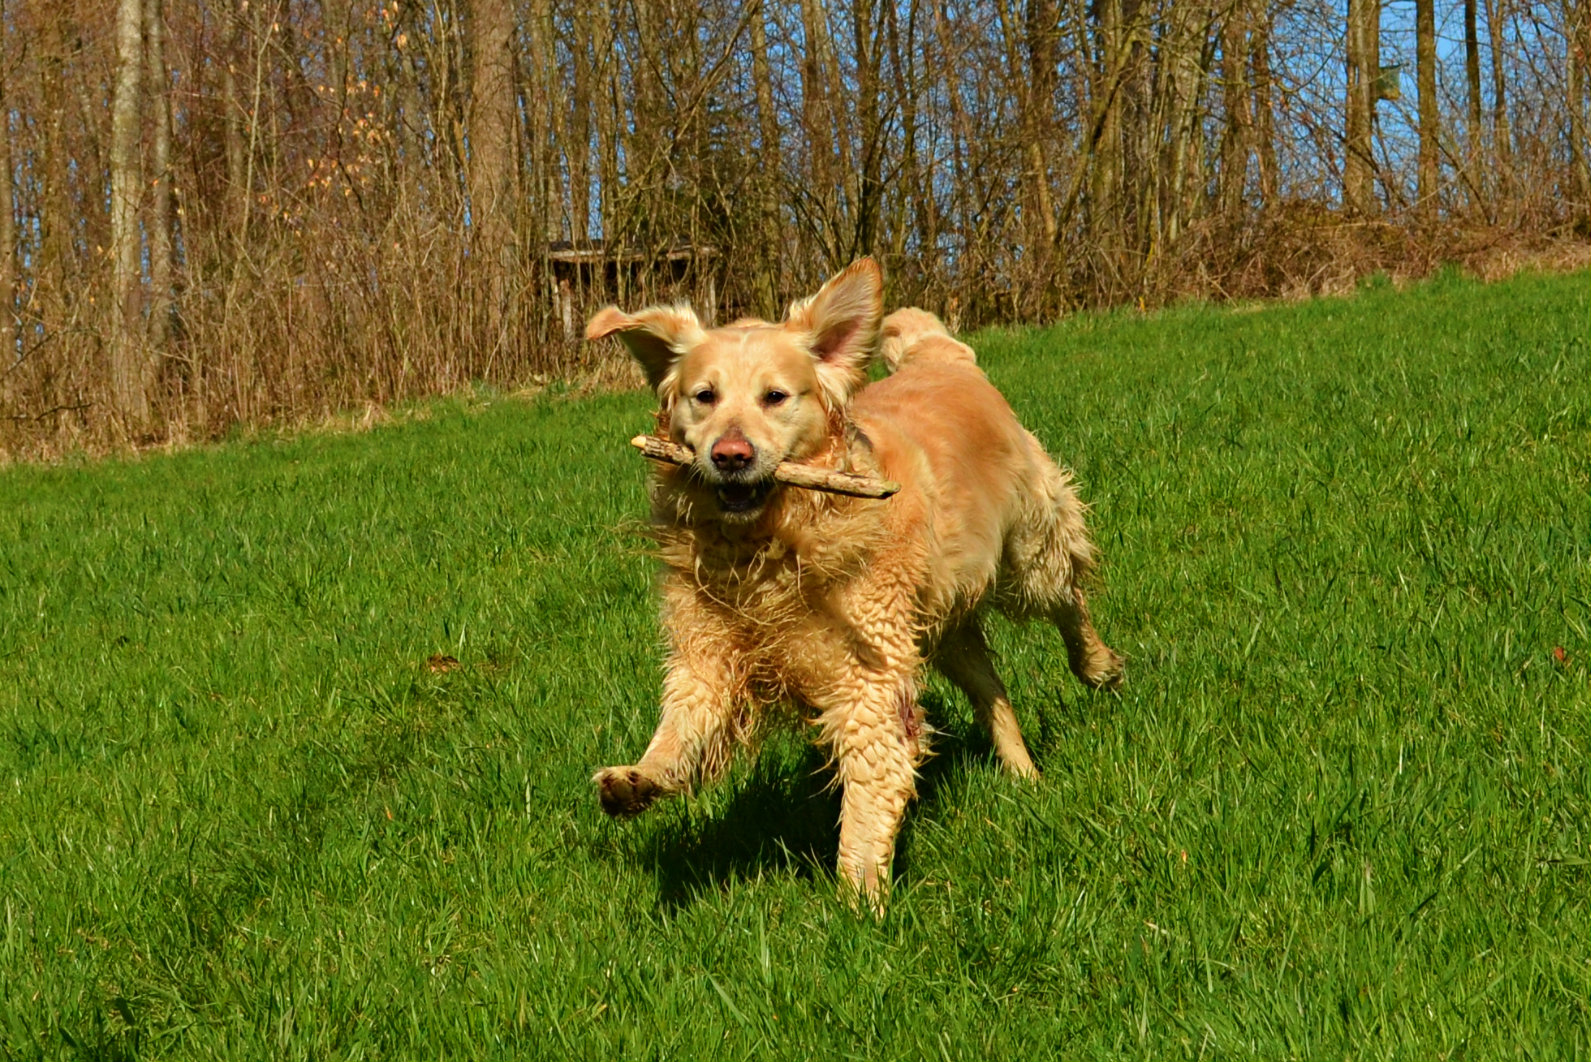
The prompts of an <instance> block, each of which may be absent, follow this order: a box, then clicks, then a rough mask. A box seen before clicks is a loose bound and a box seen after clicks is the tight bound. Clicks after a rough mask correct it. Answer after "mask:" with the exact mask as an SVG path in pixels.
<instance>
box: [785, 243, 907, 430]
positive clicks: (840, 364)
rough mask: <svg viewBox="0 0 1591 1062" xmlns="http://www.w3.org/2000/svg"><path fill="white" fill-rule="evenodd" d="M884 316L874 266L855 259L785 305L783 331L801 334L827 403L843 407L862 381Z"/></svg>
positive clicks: (879, 276) (880, 282)
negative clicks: (814, 290)
mask: <svg viewBox="0 0 1591 1062" xmlns="http://www.w3.org/2000/svg"><path fill="white" fill-rule="evenodd" d="M883 316H884V278H883V275H882V274H881V273H880V272H879V269H878V263H877V262H875V261H873V260H872V259H871V258H859V259H857V260H856V261H854V262H852V263H851V264H850V265H848V266H846V267H845V269H844V270H843V271H842V272H840V273H839V274H837V275H835V276H833V277H831V278H830V279H829V281H828V283H826V284H824V285H823V287H821V288H819V289H818V293H817V294H816V295H813V296H812V297H811V298H808V299H802V300H801V301H800V302H797V303H794V304H793V305H791V307H790V312H789V314H788V315H787V316H786V317H785V327H787V328H794V329H797V330H799V331H801V332H804V333H805V334H806V337H807V344H808V346H809V347H810V349H811V351H812V356H813V357H814V358H816V359H817V370H818V383H819V384H820V385H821V386H822V388H823V391H824V393H825V394H826V395H827V396H828V398H829V401H830V403H831V404H832V405H844V404H845V402H846V401H847V400H848V399H849V398H850V397H851V393H852V392H853V391H855V390H856V389H857V388H858V387H860V386H862V384H863V383H865V382H866V381H867V363H868V361H869V360H870V359H871V358H872V357H873V355H874V354H876V353H877V352H878V342H879V339H878V329H879V321H880V320H881V319H882V318H883Z"/></svg>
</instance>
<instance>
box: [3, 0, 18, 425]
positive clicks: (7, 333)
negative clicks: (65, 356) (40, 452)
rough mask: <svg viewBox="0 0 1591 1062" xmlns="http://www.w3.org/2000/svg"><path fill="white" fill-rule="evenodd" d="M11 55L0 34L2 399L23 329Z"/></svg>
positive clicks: (5, 394)
mask: <svg viewBox="0 0 1591 1062" xmlns="http://www.w3.org/2000/svg"><path fill="white" fill-rule="evenodd" d="M5 24H6V9H5V0H0V29H3V28H4V26H5ZM10 62H11V56H10V54H9V49H7V48H6V47H5V39H4V35H3V34H0V170H3V171H4V173H3V175H0V343H4V353H0V399H4V398H6V397H7V395H8V393H9V389H8V388H7V386H6V382H7V381H8V380H9V379H10V378H11V369H12V365H13V362H14V361H15V360H16V357H17V343H18V341H19V339H20V337H21V329H20V327H19V323H18V321H17V305H16V304H17V203H16V177H15V175H16V170H15V169H14V168H13V160H12V157H11V98H10V96H9V95H7V91H6V90H7V88H8V87H9V86H8V85H7V84H6V69H7V67H8V66H9V65H10Z"/></svg>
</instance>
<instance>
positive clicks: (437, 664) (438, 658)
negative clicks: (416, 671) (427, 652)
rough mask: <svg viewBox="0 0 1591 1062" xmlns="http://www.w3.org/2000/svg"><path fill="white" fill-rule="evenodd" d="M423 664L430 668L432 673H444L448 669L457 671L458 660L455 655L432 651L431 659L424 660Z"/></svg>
mask: <svg viewBox="0 0 1591 1062" xmlns="http://www.w3.org/2000/svg"><path fill="white" fill-rule="evenodd" d="M425 666H426V667H428V668H430V670H431V674H433V675H445V674H447V673H448V672H449V671H457V670H458V666H459V661H458V657H456V656H443V655H442V654H441V653H432V654H431V659H429V660H427V661H426V662H425Z"/></svg>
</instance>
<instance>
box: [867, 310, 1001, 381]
mask: <svg viewBox="0 0 1591 1062" xmlns="http://www.w3.org/2000/svg"><path fill="white" fill-rule="evenodd" d="M880 354H881V355H882V356H883V359H884V365H885V366H886V367H887V368H888V369H889V371H890V372H892V373H893V372H899V371H900V368H901V366H902V365H905V364H907V363H908V362H927V361H937V362H941V363H959V364H963V365H976V364H978V356H977V355H976V354H974V353H973V350H972V348H971V347H969V346H967V344H965V343H963V342H961V341H960V340H959V339H957V338H956V337H955V336H953V335H951V334H950V329H948V328H946V327H945V325H944V322H943V321H941V320H940V319H939V318H937V317H935V316H934V315H933V314H931V313H929V312H928V311H927V310H919V309H917V308H916V307H915V306H908V307H907V308H906V309H904V310H896V311H895V312H894V313H892V314H890V315H889V316H888V317H886V318H884V342H883V344H882V346H881V347H880Z"/></svg>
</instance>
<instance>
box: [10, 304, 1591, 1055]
mask: <svg viewBox="0 0 1591 1062" xmlns="http://www.w3.org/2000/svg"><path fill="white" fill-rule="evenodd" d="M1587 280H1588V278H1587V276H1586V275H1585V274H1583V273H1582V274H1580V275H1578V276H1570V277H1539V276H1529V277H1522V278H1519V279H1516V280H1513V281H1510V282H1507V283H1503V284H1499V285H1496V286H1492V287H1482V286H1478V285H1476V284H1473V283H1470V282H1468V281H1464V280H1462V279H1459V278H1456V277H1453V276H1447V277H1443V278H1440V279H1438V280H1437V281H1435V282H1433V283H1431V284H1428V285H1425V286H1422V287H1420V288H1417V289H1415V290H1413V291H1410V292H1404V293H1399V292H1396V291H1392V290H1390V289H1388V288H1384V287H1383V288H1377V289H1373V290H1366V291H1363V292H1361V293H1360V294H1359V295H1358V296H1356V297H1355V298H1353V299H1349V300H1336V301H1318V302H1312V303H1308V304H1303V305H1295V306H1275V307H1268V308H1263V309H1260V310H1257V311H1254V312H1248V313H1243V312H1236V311H1223V310H1212V309H1209V308H1202V307H1193V308H1185V309H1177V310H1173V311H1170V312H1167V313H1163V314H1157V315H1153V316H1150V317H1139V316H1136V315H1131V314H1121V315H1110V316H1100V317H1083V318H1078V319H1075V320H1072V321H1069V322H1066V323H1064V324H1062V325H1060V326H1058V327H1055V328H1053V329H1050V330H1048V331H1045V332H1040V333H1031V332H1012V333H994V334H987V335H984V336H982V337H981V338H980V348H981V350H982V351H983V356H984V358H985V362H986V364H987V366H988V367H989V369H990V372H991V374H992V375H993V377H994V378H995V380H996V382H997V383H999V384H1000V385H1001V386H1002V387H1003V388H1004V389H1005V390H1006V392H1007V394H1008V395H1009V396H1010V398H1011V400H1012V402H1013V403H1014V404H1015V405H1016V406H1017V408H1018V410H1019V412H1020V413H1021V414H1022V416H1023V418H1024V419H1025V421H1026V422H1027V423H1028V424H1029V425H1030V426H1031V427H1032V428H1033V429H1034V430H1035V431H1036V432H1037V433H1038V435H1039V436H1040V437H1041V438H1042V439H1044V441H1045V442H1046V444H1047V445H1049V447H1050V448H1051V449H1052V450H1053V451H1054V452H1055V453H1056V454H1058V455H1060V456H1061V458H1062V459H1063V460H1064V461H1066V462H1067V463H1069V464H1071V465H1072V466H1073V467H1074V468H1075V469H1076V470H1077V472H1078V473H1079V477H1080V480H1081V484H1082V488H1083V492H1084V494H1085V496H1086V497H1087V498H1088V499H1089V500H1090V501H1091V502H1092V503H1093V505H1094V515H1093V526H1094V528H1095V530H1096V533H1097V535H1098V537H1099V539H1100V542H1101V544H1102V546H1103V549H1104V554H1105V558H1106V570H1105V580H1106V591H1105V593H1104V594H1103V595H1102V596H1100V598H1099V599H1098V604H1097V607H1096V618H1097V619H1098V621H1099V626H1100V629H1101V631H1102V633H1103V634H1104V636H1105V638H1106V639H1107V640H1108V641H1109V642H1111V643H1112V644H1113V645H1115V646H1116V647H1117V648H1119V649H1121V650H1123V651H1125V652H1126V653H1127V654H1128V655H1129V657H1130V665H1129V673H1128V684H1127V686H1126V687H1125V689H1124V690H1123V691H1122V692H1121V693H1120V695H1108V694H1092V693H1088V692H1085V691H1084V690H1083V689H1082V688H1081V687H1080V686H1079V685H1078V684H1077V683H1076V682H1075V681H1073V680H1072V679H1071V677H1070V675H1069V674H1068V673H1067V669H1066V666H1065V654H1064V651H1063V647H1062V645H1061V643H1060V640H1059V637H1058V636H1057V635H1056V634H1055V632H1053V631H1050V630H1041V629H1038V628H1029V629H1012V628H1009V627H1005V626H998V625H997V628H996V631H995V641H996V644H997V648H998V649H999V651H1000V653H1001V657H1002V669H1003V671H1004V672H1005V674H1006V676H1007V678H1008V680H1009V683H1010V685H1011V687H1012V692H1013V696H1014V699H1015V700H1016V702H1017V706H1018V712H1019V715H1020V716H1021V718H1022V722H1023V726H1024V729H1025V730H1026V732H1027V734H1028V736H1029V740H1030V743H1031V745H1032V746H1033V748H1034V750H1035V753H1036V757H1037V759H1038V761H1039V764H1040V767H1041V769H1042V770H1043V771H1044V774H1045V777H1044V780H1043V782H1042V783H1041V784H1039V785H1037V786H1026V785H1023V784H1020V783H1016V782H1013V781H1010V780H1008V779H1007V778H1005V777H1004V776H1002V774H1001V773H1000V772H999V770H998V769H997V767H996V766H995V764H994V762H993V761H992V759H991V755H990V752H989V750H988V748H987V745H986V743H985V742H984V740H983V739H982V738H981V737H980V736H979V735H978V733H977V732H976V730H975V729H974V728H973V727H972V726H971V722H970V719H969V712H968V710H967V707H966V705H965V704H964V702H962V701H961V699H960V698H959V696H957V695H955V694H953V693H952V692H951V690H950V689H949V687H948V686H946V685H945V684H944V683H943V682H941V681H939V680H935V681H934V682H932V683H930V685H929V688H928V693H927V695H926V701H927V703H928V707H929V711H930V716H931V718H933V719H934V720H935V721H936V722H937V724H938V725H939V727H940V728H941V729H942V731H943V734H942V736H941V739H940V741H939V744H938V746H937V748H938V755H937V756H936V757H935V758H934V759H933V760H931V761H930V762H929V764H928V765H927V767H926V768H925V772H924V778H923V782H922V786H921V788H922V798H921V800H920V801H919V802H918V803H917V804H916V805H915V806H914V808H913V809H912V811H911V813H910V816H909V824H908V826H907V829H906V832H905V833H904V835H903V840H902V844H901V851H900V854H899V856H898V858H897V861H896V867H895V870H896V876H897V883H896V891H895V895H894V900H893V904H892V906H891V909H890V912H889V914H888V917H887V918H886V919H885V920H883V921H882V922H874V921H871V920H868V919H866V918H861V917H858V916H855V915H853V914H852V913H851V912H849V911H848V910H847V909H846V908H845V907H844V906H843V905H842V904H841V903H840V902H839V901H838V900H837V899H836V896H835V889H834V884H833V879H832V871H831V869H830V867H831V865H832V861H833V858H834V852H835V843H836V834H837V830H836V825H835V819H836V814H837V803H836V800H835V797H834V795H833V793H832V792H829V791H827V790H826V789H825V788H824V778H823V776H822V775H821V773H819V772H818V770H817V769H818V768H819V767H820V766H821V759H820V758H819V757H818V756H817V755H816V754H815V753H814V752H813V751H812V750H810V749H809V748H808V747H807V746H806V745H804V744H803V743H802V741H801V740H800V739H799V738H798V737H795V736H792V737H790V738H788V739H782V740H776V741H775V742H774V743H773V744H772V745H770V746H769V747H768V749H766V750H765V753H764V755H763V757H762V758H761V760H760V761H758V762H757V763H756V764H755V765H745V766H743V767H741V768H740V769H738V770H737V772H736V773H735V775H734V776H733V778H732V779H731V780H730V781H729V782H728V783H726V784H724V785H722V786H720V787H718V788H716V789H713V790H711V791H709V792H706V793H703V794H701V795H700V796H698V797H697V798H695V799H694V800H691V801H680V802H675V803H673V804H670V805H668V806H665V807H663V808H660V809H659V810H657V811H656V812H654V813H652V814H650V815H649V816H647V817H644V818H642V819H640V820H638V821H636V822H634V823H630V824H627V825H621V824H615V823H611V822H608V821H606V820H604V819H603V817H602V816H601V814H600V813H599V811H598V809H597V803H596V799H595V797H594V794H593V792H592V791H591V788H590V786H589V784H588V782H587V779H588V777H589V775H590V773H591V772H592V770H593V769H595V768H596V767H599V766H602V765H604V764H608V763H615V762H626V761H628V760H630V759H632V758H633V757H634V756H635V755H637V754H638V753H639V751H640V749H641V748H642V747H643V745H644V744H645V741H646V738H647V736H648V735H649V733H650V729H651V726H652V724H653V722H654V721H655V707H654V706H655V703H656V701H655V697H656V688H657V684H658V679H659V655H660V654H659V644H660V638H659V634H658V631H657V627H656V619H655V605H654V602H653V597H652V564H651V562H650V561H649V560H648V559H647V557H646V556H645V554H644V545H643V542H642V540H641V539H640V537H639V536H638V535H637V534H636V527H637V526H638V523H639V520H640V519H641V517H642V515H643V513H644V508H645V506H644V490H643V477H644V469H643V467H642V462H641V461H639V460H638V459H637V458H636V457H634V456H633V455H632V454H631V453H630V452H629V450H628V447H626V446H625V445H624V440H625V439H626V438H628V436H629V435H631V434H633V433H634V432H635V431H636V430H639V429H643V428H645V427H646V426H647V424H648V423H649V421H648V417H647V413H648V410H649V406H648V402H647V401H646V398H645V396H643V395H639V394H628V395H618V396H609V397H602V398H596V399H587V400H578V401H576V400H568V399H560V400H542V401H537V402H531V403H522V402H515V401H506V400H505V401H498V402H494V403H490V404H487V405H485V406H484V408H483V407H482V406H480V405H479V404H477V405H475V406H471V407H466V406H462V405H457V404H447V403H442V404H438V405H436V406H434V407H430V410H429V412H430V415H429V417H427V418H425V419H421V420H416V421H412V422H409V423H405V424H403V425H400V426H394V427H389V428H384V429H381V430H378V431H376V432H374V433H372V434H368V435H362V436H349V435H345V436H319V437H314V436H311V437H301V438H293V439H282V440H274V441H270V440H267V441H263V442H255V443H252V444H248V445H242V444H234V445H226V446H220V447H215V448H207V449H201V450H193V451H190V452H186V453H181V454H177V455H174V456H164V457H150V458H147V459H144V460H140V461H134V462H108V463H100V464H84V465H80V466H67V467H55V468H30V467H14V468H11V469H8V470H5V471H0V1012H3V1015H0V1055H3V1056H4V1057H16V1058H29V1057H40V1056H42V1057H73V1056H81V1057H96V1058H114V1057H133V1056H141V1057H160V1058H176V1057H195V1056H197V1057H207V1058H213V1057H231V1058H266V1057H270V1058H301V1057H302V1058H311V1057H316V1058H319V1057H347V1058H362V1057H388V1058H420V1057H443V1056H452V1057H458V1056H468V1057H511V1056H530V1057H536V1056H552V1057H571V1058H615V1059H617V1058H625V1059H628V1058H650V1057H679V1058H707V1057H729V1058H748V1057H757V1058H763V1057H792V1058H807V1057H838V1056H841V1055H856V1056H861V1057H867V1058H893V1057H903V1058H931V1057H932V1058H938V1057H945V1058H959V1057H982V1056H991V1055H1000V1056H1005V1057H1012V1058H1015V1057H1035V1052H1038V1054H1037V1056H1036V1057H1051V1056H1057V1055H1059V1056H1065V1057H1104V1056H1112V1057H1114V1056H1126V1057H1156V1058H1159V1057H1177V1056H1189V1057H1212V1056H1213V1057H1241V1056H1260V1057H1265V1058H1273V1057H1280V1056H1298V1057H1306V1058H1324V1057H1367V1058H1377V1059H1379V1058H1419V1059H1424V1058H1435V1057H1460V1056H1462V1057H1470V1058H1496V1057H1502V1056H1505V1055H1507V1056H1514V1055H1519V1056H1528V1057H1552V1058H1586V1057H1587V1056H1588V1054H1591V1032H1588V1029H1591V1004H1588V999H1591V914H1588V908H1591V873H1588V859H1591V767H1588V763H1587V752H1588V746H1591V671H1588V668H1587V664H1588V662H1591V630H1588V629H1591V501H1588V490H1591V483H1588V475H1591V384H1588V382H1587V381H1588V375H1591V374H1588V369H1591V353H1588V350H1587V308H1586V307H1587V296H1588V286H1587ZM1555 648H1561V649H1562V650H1563V652H1564V653H1565V654H1566V660H1564V661H1559V660H1558V658H1557V655H1556V654H1555V652H1554V650H1555ZM433 654H443V655H450V656H454V657H457V658H458V660H459V661H460V662H461V666H459V667H458V668H457V669H456V670H452V671H445V672H440V673H435V672H433V671H432V670H431V669H430V668H429V667H428V666H427V660H428V658H430V657H431V656H432V655H433Z"/></svg>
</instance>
